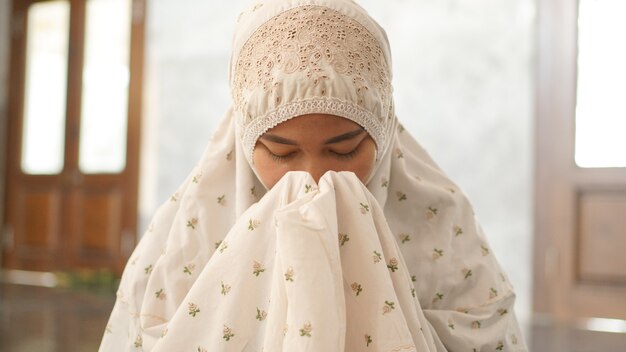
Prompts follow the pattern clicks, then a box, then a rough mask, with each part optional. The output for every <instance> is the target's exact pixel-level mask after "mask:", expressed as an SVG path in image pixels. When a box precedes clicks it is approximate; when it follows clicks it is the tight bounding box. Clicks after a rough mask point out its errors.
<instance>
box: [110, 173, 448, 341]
mask: <svg viewBox="0 0 626 352" xmlns="http://www.w3.org/2000/svg"><path fill="white" fill-rule="evenodd" d="M170 255H172V256H174V257H175V258H174V260H171V259H170V258H169V257H170ZM173 262H177V263H176V265H178V266H179V267H180V270H171V269H172V267H173V266H174V264H173ZM185 268H187V269H189V267H188V266H186V261H185V260H184V258H183V257H181V256H180V253H179V252H178V251H173V252H172V253H169V252H166V253H164V254H162V256H161V258H160V259H159V261H158V262H157V264H156V265H155V266H154V268H153V269H152V272H151V280H150V281H149V283H148V288H147V290H146V297H145V298H144V299H145V300H144V304H145V307H143V308H142V309H141V311H140V312H138V313H139V314H137V313H133V312H131V311H129V305H128V304H125V303H124V302H123V301H122V300H120V299H118V302H117V304H116V306H115V309H114V312H113V314H112V319H111V322H110V324H109V327H108V333H107V334H105V338H104V340H103V344H102V346H101V349H102V350H118V351H121V350H134V349H136V348H143V349H144V350H154V351H361V350H363V351H365V350H371V351H436V350H437V347H436V346H435V342H434V341H435V340H434V339H433V336H432V335H431V331H430V328H429V324H428V323H427V322H426V319H425V317H424V315H423V312H422V309H421V307H420V304H419V302H418V300H417V298H416V297H415V290H414V288H413V284H412V282H411V276H410V275H409V273H408V271H407V268H406V265H405V263H404V260H403V258H402V255H401V254H400V251H399V249H398V246H397V244H396V242H395V240H394V238H393V236H392V235H391V232H390V230H389V227H388V225H387V223H386V221H385V218H384V215H383V213H382V210H381V209H380V207H379V206H378V204H377V202H376V200H375V199H374V197H373V196H372V195H371V194H370V192H369V191H368V190H367V188H366V187H365V186H364V185H363V184H362V183H361V182H360V181H359V180H358V178H357V177H356V176H355V175H354V174H353V173H349V172H341V173H336V172H328V173H327V174H326V175H324V176H323V177H322V178H321V179H320V181H319V184H316V183H315V181H314V180H313V179H312V178H311V176H310V175H309V174H307V173H304V172H290V173H288V174H287V175H285V176H284V177H283V179H282V180H281V181H280V182H279V183H278V184H277V185H276V186H275V187H274V188H273V189H272V190H271V191H269V192H268V193H267V194H266V195H265V196H264V197H263V198H262V199H261V201H260V202H258V203H257V204H255V205H253V206H252V207H251V208H250V209H249V210H248V211H246V212H245V213H244V214H243V215H242V216H241V217H240V218H239V221H237V222H236V223H235V225H234V226H233V228H232V229H231V230H230V232H229V233H228V235H227V236H226V237H225V238H224V240H223V241H222V242H221V243H220V246H219V247H218V249H217V250H216V251H215V252H214V254H213V255H212V256H211V257H210V258H209V259H208V261H207V262H206V265H205V266H204V267H203V268H201V270H199V271H201V272H200V273H199V274H198V276H197V279H195V281H194V282H193V284H192V285H191V287H190V288H189V289H188V290H187V289H186V287H185V285H181V284H180V282H181V281H182V280H185V279H186V276H190V275H189V273H188V271H189V270H185ZM198 269H200V268H198ZM176 276H179V277H180V278H177V277H176ZM168 308H169V309H168ZM168 313H171V316H167V314H168ZM128 315H129V316H134V317H135V319H134V320H135V322H134V323H132V324H133V325H137V330H136V333H137V335H136V336H126V337H125V336H116V334H123V335H125V334H127V331H126V330H125V329H124V328H125V326H124V324H122V325H121V326H117V324H116V319H113V317H116V316H117V317H120V318H121V319H119V321H124V320H126V321H128V320H129V319H128V318H127V316H128ZM136 320H139V321H142V323H139V324H137V321H136ZM130 321H131V322H132V321H133V319H130ZM131 330H132V329H131ZM120 342H123V343H122V344H119V343H120ZM114 344H118V345H117V346H114Z"/></svg>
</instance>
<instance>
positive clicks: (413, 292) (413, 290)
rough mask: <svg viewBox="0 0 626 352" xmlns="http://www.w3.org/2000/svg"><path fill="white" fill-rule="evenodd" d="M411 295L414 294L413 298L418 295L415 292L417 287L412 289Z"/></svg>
mask: <svg viewBox="0 0 626 352" xmlns="http://www.w3.org/2000/svg"><path fill="white" fill-rule="evenodd" d="M411 296H413V298H415V297H417V296H416V294H415V288H412V289H411Z"/></svg>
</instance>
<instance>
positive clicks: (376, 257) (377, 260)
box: [372, 251, 383, 263]
mask: <svg viewBox="0 0 626 352" xmlns="http://www.w3.org/2000/svg"><path fill="white" fill-rule="evenodd" d="M372 259H373V260H374V263H380V261H381V260H383V257H382V256H381V254H380V253H378V252H376V251H374V255H373V256H372Z"/></svg>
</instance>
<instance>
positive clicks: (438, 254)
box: [433, 248, 443, 260]
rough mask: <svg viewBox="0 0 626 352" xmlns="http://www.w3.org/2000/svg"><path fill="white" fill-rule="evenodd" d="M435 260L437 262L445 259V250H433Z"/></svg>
mask: <svg viewBox="0 0 626 352" xmlns="http://www.w3.org/2000/svg"><path fill="white" fill-rule="evenodd" d="M433 252H434V253H433V260H437V259H439V258H441V257H443V250H442V249H437V248H435V249H433Z"/></svg>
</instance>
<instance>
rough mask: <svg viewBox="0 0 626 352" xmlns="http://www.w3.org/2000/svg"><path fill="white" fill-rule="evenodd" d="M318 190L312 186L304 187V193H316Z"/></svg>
mask: <svg viewBox="0 0 626 352" xmlns="http://www.w3.org/2000/svg"><path fill="white" fill-rule="evenodd" d="M316 190H317V188H313V186H311V185H304V193H309V192H314V191H316Z"/></svg>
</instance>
